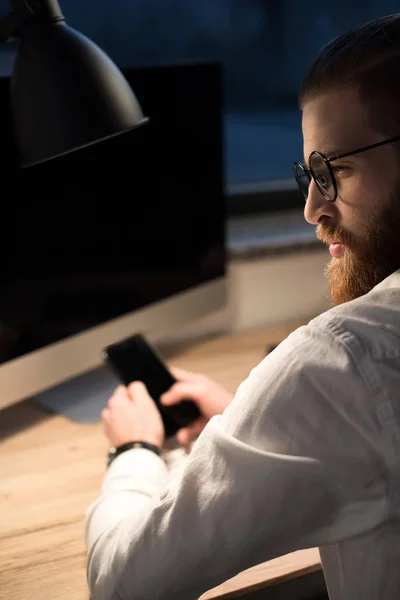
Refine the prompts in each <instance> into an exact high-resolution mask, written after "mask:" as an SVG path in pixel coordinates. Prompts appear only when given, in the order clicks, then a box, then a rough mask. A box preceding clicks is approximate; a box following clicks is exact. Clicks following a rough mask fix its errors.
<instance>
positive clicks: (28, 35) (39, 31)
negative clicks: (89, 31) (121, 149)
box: [0, 0, 148, 168]
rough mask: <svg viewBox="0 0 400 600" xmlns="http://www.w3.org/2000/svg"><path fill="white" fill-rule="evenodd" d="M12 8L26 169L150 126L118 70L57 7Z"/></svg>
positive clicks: (18, 2)
mask: <svg viewBox="0 0 400 600" xmlns="http://www.w3.org/2000/svg"><path fill="white" fill-rule="evenodd" d="M8 5H9V7H10V13H9V14H8V16H6V17H5V18H4V19H2V20H0V41H1V42H6V41H8V40H14V39H19V40H20V45H19V49H18V51H17V55H16V58H15V63H14V69H13V74H12V77H11V107H12V114H13V125H14V135H15V139H16V143H17V148H18V151H19V156H20V164H21V167H23V168H24V167H30V166H32V165H35V164H37V163H40V162H43V161H45V160H49V159H52V158H55V157H57V156H61V155H63V154H66V153H68V152H71V151H73V150H76V149H79V148H82V147H84V146H87V145H89V144H94V143H96V142H98V141H101V140H104V139H107V138H109V137H111V136H114V135H117V134H119V133H123V132H125V131H128V130H131V129H133V128H136V127H139V126H141V125H143V124H144V123H146V122H147V121H148V119H147V118H146V117H144V116H143V113H142V110H141V107H140V105H139V103H138V101H137V99H136V97H135V95H134V93H133V92H132V90H131V87H130V86H129V84H128V83H127V81H126V80H125V78H124V77H123V75H122V73H121V72H120V70H119V69H118V68H117V66H116V65H115V64H114V63H113V62H112V60H111V59H110V58H109V57H108V56H107V55H106V54H105V53H104V52H103V51H102V50H101V49H100V48H99V47H98V46H97V45H96V44H94V43H93V42H92V41H91V40H89V39H88V38H87V37H85V36H84V35H82V34H81V33H79V32H78V31H76V30H75V29H73V28H72V27H69V26H68V25H67V24H66V22H65V18H64V16H63V14H62V11H61V8H60V5H59V3H58V1H57V0H9V2H8Z"/></svg>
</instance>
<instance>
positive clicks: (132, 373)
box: [102, 333, 201, 437]
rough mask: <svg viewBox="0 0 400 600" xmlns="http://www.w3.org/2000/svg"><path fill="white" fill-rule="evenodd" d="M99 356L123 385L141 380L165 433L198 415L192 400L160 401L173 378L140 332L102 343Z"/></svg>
mask: <svg viewBox="0 0 400 600" xmlns="http://www.w3.org/2000/svg"><path fill="white" fill-rule="evenodd" d="M102 357H103V360H104V362H105V363H106V364H107V365H108V366H109V367H110V368H111V369H112V371H113V372H114V374H115V375H116V376H117V377H118V379H119V380H120V381H121V383H122V384H123V385H126V386H128V385H129V384H130V383H132V381H142V382H143V383H144V384H145V386H146V387H147V390H148V392H149V394H150V396H151V397H152V398H153V400H154V402H155V404H156V405H157V408H158V409H159V411H160V414H161V417H162V419H163V423H164V428H165V435H166V437H171V436H173V435H175V434H176V432H177V431H178V430H179V429H181V428H182V427H185V426H187V425H189V424H190V423H192V422H193V421H195V420H196V419H197V418H199V417H200V416H201V413H200V411H199V409H198V408H197V406H196V404H195V403H194V402H193V401H191V400H189V399H188V400H183V401H182V402H180V403H179V404H176V405H175V406H168V407H165V406H163V405H162V404H161V403H160V396H161V395H162V394H163V393H164V392H166V391H167V390H169V388H170V387H171V386H172V385H173V384H174V383H175V382H176V379H175V377H173V375H172V374H171V373H170V371H169V370H168V368H167V366H166V365H165V363H164V361H163V360H162V358H161V357H160V356H159V354H158V353H157V352H156V351H155V349H154V348H153V347H152V346H151V344H150V343H149V342H148V341H147V340H146V338H145V337H144V336H143V335H142V334H140V333H138V334H135V335H133V336H131V337H128V338H126V339H124V340H121V341H120V342H116V343H115V344H111V345H109V346H106V347H105V348H104V350H103V352H102Z"/></svg>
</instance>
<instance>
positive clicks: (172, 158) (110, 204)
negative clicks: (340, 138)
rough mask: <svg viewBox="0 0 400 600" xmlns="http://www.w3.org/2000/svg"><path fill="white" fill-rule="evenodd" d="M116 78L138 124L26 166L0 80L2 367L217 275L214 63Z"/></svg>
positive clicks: (219, 185)
mask: <svg viewBox="0 0 400 600" xmlns="http://www.w3.org/2000/svg"><path fill="white" fill-rule="evenodd" d="M124 74H125V76H126V77H127V79H128V81H129V83H130V84H131V86H132V88H133V90H134V92H135V94H136V95H137V97H138V100H139V102H140V104H141V106H142V108H143V111H144V113H145V114H146V115H147V116H149V118H150V121H149V123H148V125H146V126H144V127H142V128H140V129H137V130H134V131H131V132H128V133H124V134H122V135H119V136H117V137H115V138H112V139H110V140H108V141H106V142H103V143H101V144H97V145H94V146H90V147H88V148H85V149H83V150H80V151H77V152H74V153H71V154H69V155H67V156H64V157H62V158H58V159H55V160H51V161H48V162H47V163H43V164H41V165H37V166H35V167H31V168H30V169H27V170H20V169H19V167H18V157H17V152H16V149H15V147H14V146H13V139H12V126H11V112H10V105H9V85H10V81H9V79H8V78H3V79H0V129H1V131H2V136H1V144H2V147H3V152H2V162H3V182H2V192H3V194H4V195H3V202H2V235H1V237H0V252H1V263H0V363H4V362H7V361H10V360H12V359H14V358H17V357H21V356H23V355H25V354H27V353H30V352H33V351H35V350H38V349H40V348H43V347H44V346H47V345H49V344H54V343H55V342H59V341H61V340H64V339H66V338H68V337H69V336H72V335H75V334H77V333H79V332H82V331H85V330H87V329H90V328H92V327H96V326H97V325H99V324H101V323H105V322H107V321H109V320H111V319H114V318H116V317H119V316H121V315H124V314H125V313H128V312H131V311H135V310H137V309H140V308H143V307H145V306H148V305H151V304H152V303H155V302H157V301H159V300H162V299H164V298H168V297H170V296H172V295H174V294H177V293H179V292H182V291H184V290H187V289H190V288H192V287H195V286H197V285H199V284H202V283H205V282H208V281H212V280H213V279H215V278H218V277H221V275H223V274H224V273H225V199H224V193H223V187H224V177H223V172H222V107H221V103H222V99H221V71H220V67H219V66H218V65H217V64H213V63H206V64H200V63H198V64H191V65H187V64H186V65H184V64H182V65H175V66H173V65H171V66H168V67H148V68H142V69H139V68H138V69H127V70H125V71H124Z"/></svg>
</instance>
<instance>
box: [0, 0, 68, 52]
mask: <svg viewBox="0 0 400 600" xmlns="http://www.w3.org/2000/svg"><path fill="white" fill-rule="evenodd" d="M8 4H9V6H10V9H11V12H10V13H9V14H8V15H7V16H6V17H4V18H3V19H0V43H2V42H8V41H11V40H13V39H14V38H15V37H17V35H18V29H19V28H20V27H21V26H22V25H24V23H26V22H27V21H30V20H31V19H32V18H33V17H35V16H37V15H38V16H40V15H41V14H42V15H43V17H45V18H46V19H47V20H50V21H51V22H56V21H64V16H63V14H62V12H61V8H60V5H59V3H58V0H9V2H8Z"/></svg>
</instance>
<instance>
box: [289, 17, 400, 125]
mask: <svg viewBox="0 0 400 600" xmlns="http://www.w3.org/2000/svg"><path fill="white" fill-rule="evenodd" d="M348 86H352V87H354V88H355V89H356V90H357V92H358V94H359V98H360V101H361V102H362V104H363V105H365V106H366V108H367V110H369V112H370V116H371V118H372V119H373V121H374V124H375V125H376V126H377V127H378V128H379V129H380V130H382V131H384V132H385V133H387V134H389V135H396V133H399V132H400V14H394V15H390V16H387V17H382V18H380V19H375V20H373V21H370V22H368V23H365V24H363V25H361V26H359V27H356V28H354V29H351V30H350V31H349V32H347V33H345V34H343V35H341V36H339V37H338V38H336V39H334V40H332V41H331V42H330V43H329V44H328V45H327V46H325V47H324V48H322V50H321V51H320V52H319V53H318V54H317V56H316V57H315V58H314V60H313V61H312V63H311V64H310V66H309V67H308V69H307V71H306V74H305V77H304V80H303V83H302V86H301V89H300V105H301V106H303V105H304V103H305V102H307V100H309V99H311V98H313V97H315V96H318V95H319V94H321V93H324V92H329V90H331V89H333V88H338V87H348ZM394 128H396V131H394Z"/></svg>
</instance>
